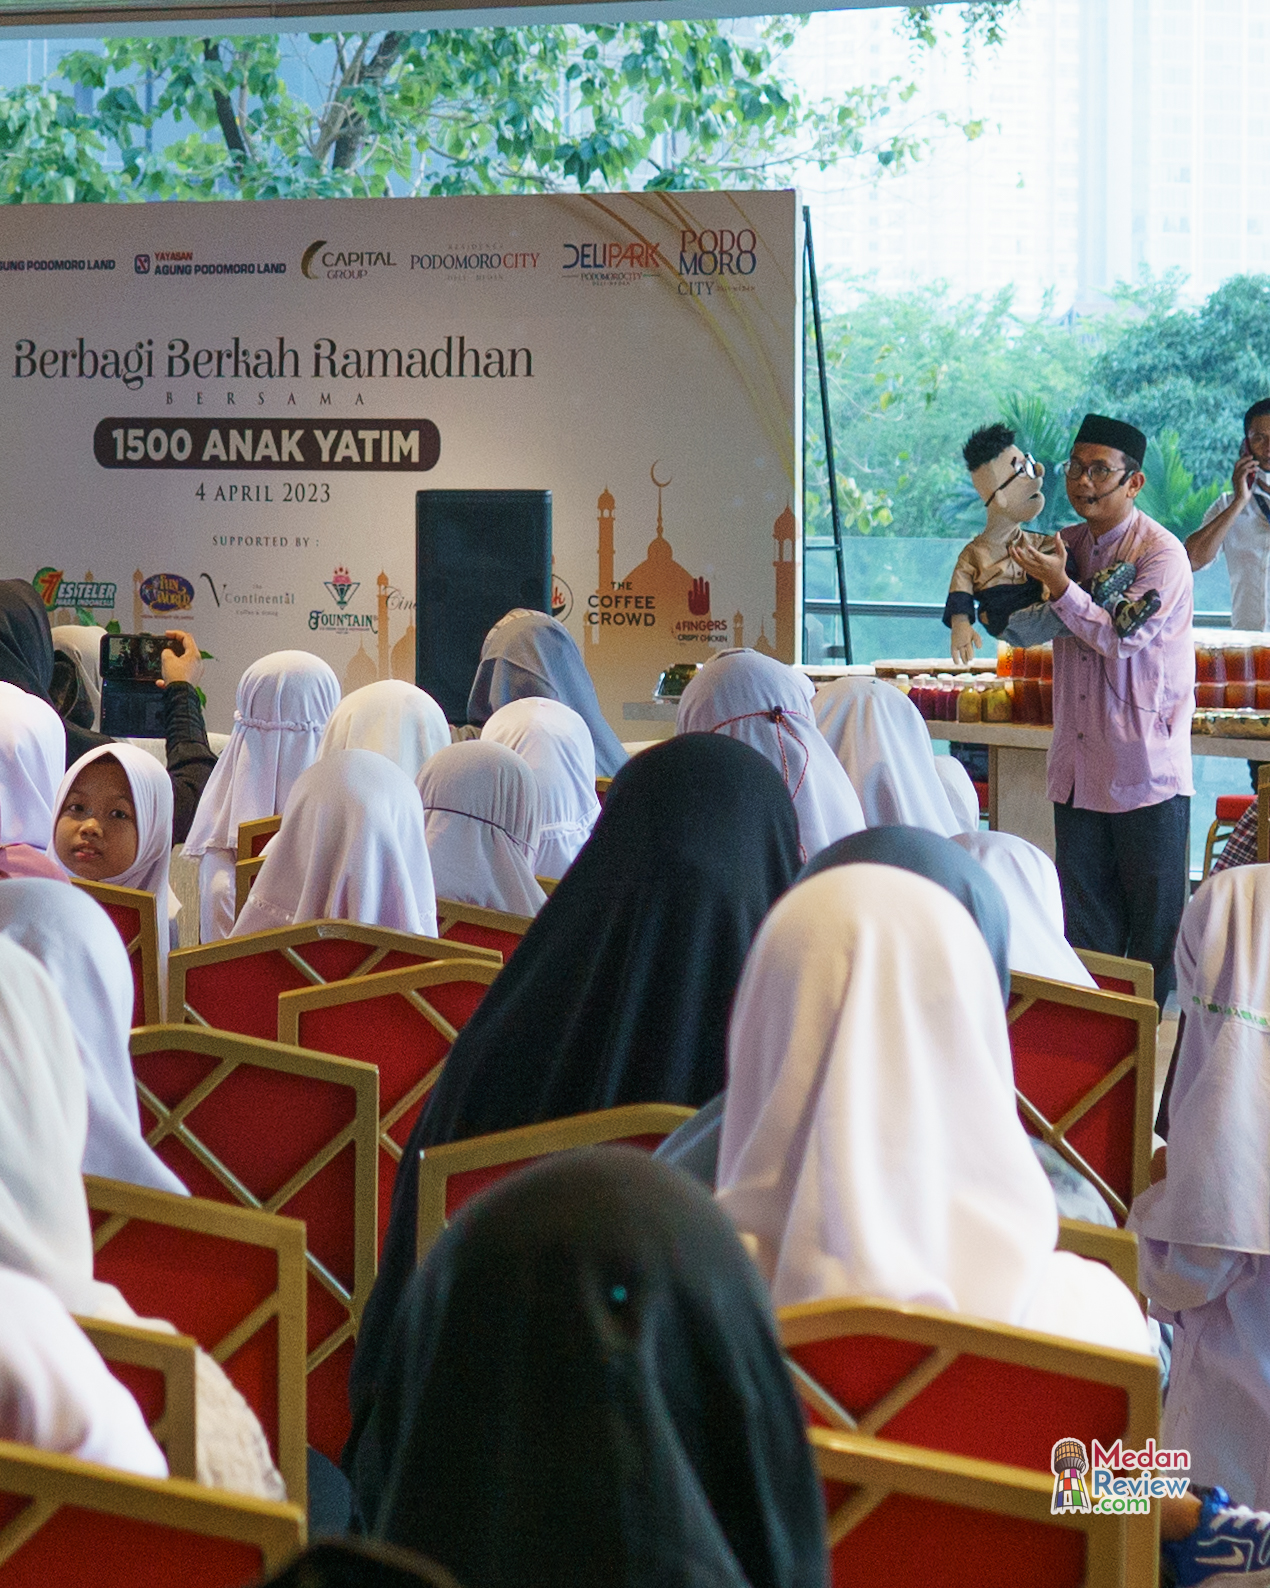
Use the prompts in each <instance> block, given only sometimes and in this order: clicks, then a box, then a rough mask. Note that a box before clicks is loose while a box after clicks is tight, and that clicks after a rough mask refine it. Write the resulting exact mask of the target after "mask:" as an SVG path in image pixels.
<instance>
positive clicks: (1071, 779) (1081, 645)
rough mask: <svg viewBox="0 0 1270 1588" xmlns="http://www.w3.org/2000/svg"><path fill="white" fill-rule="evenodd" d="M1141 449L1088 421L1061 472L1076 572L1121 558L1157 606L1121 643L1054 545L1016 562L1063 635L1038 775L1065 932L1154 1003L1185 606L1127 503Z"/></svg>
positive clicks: (1137, 477)
mask: <svg viewBox="0 0 1270 1588" xmlns="http://www.w3.org/2000/svg"><path fill="white" fill-rule="evenodd" d="M1145 452H1146V437H1145V436H1144V435H1143V434H1142V432H1141V431H1140V430H1138V429H1136V428H1135V427H1134V426H1133V425H1129V424H1125V423H1124V422H1123V421H1121V420H1119V419H1108V418H1105V417H1104V416H1103V415H1101V414H1086V415H1085V419H1084V422H1083V423H1082V425H1081V427H1080V430H1079V432H1078V434H1077V436H1076V440H1075V442H1074V444H1073V446H1072V455H1071V458H1070V459H1069V460H1068V462H1067V463H1066V464H1064V465H1061V467H1062V468H1063V471H1064V473H1065V474H1066V477H1067V498H1068V500H1069V501H1070V502H1071V504H1072V506H1073V507H1074V508H1075V510H1076V512H1077V513H1079V514H1080V516H1081V518H1082V519H1083V520H1084V523H1083V524H1072V525H1069V526H1068V527H1067V528H1066V529H1064V530H1063V531H1062V540H1063V542H1064V544H1065V547H1066V550H1067V551H1070V553H1071V554H1072V556H1073V558H1074V559H1075V563H1076V567H1077V569H1078V571H1079V577H1080V578H1081V579H1085V580H1087V579H1088V578H1089V576H1090V575H1091V574H1094V573H1097V572H1098V571H1099V570H1100V569H1102V568H1107V567H1110V566H1111V564H1113V563H1118V562H1131V563H1133V564H1134V566H1135V568H1136V569H1137V577H1136V579H1135V580H1134V583H1133V585H1132V587H1131V588H1130V590H1129V597H1130V599H1133V598H1135V597H1137V596H1141V595H1142V594H1143V593H1144V592H1145V591H1146V590H1148V589H1150V588H1152V587H1154V588H1155V589H1156V590H1158V591H1159V595H1160V605H1159V609H1158V611H1156V612H1155V613H1153V614H1152V616H1151V617H1150V618H1148V619H1147V621H1146V622H1145V623H1144V624H1143V625H1142V627H1141V628H1139V629H1138V630H1137V631H1136V632H1135V633H1134V634H1132V635H1131V636H1130V637H1129V638H1128V639H1122V638H1121V637H1120V635H1119V634H1118V633H1117V631H1116V628H1115V625H1114V624H1113V622H1112V620H1111V617H1110V616H1109V614H1108V613H1106V612H1104V611H1103V609H1102V608H1101V607H1099V606H1098V605H1096V603H1095V602H1094V601H1093V600H1092V599H1091V598H1090V597H1089V596H1088V595H1087V594H1086V593H1085V591H1084V590H1082V589H1081V587H1080V585H1079V584H1077V583H1076V582H1075V581H1074V580H1072V579H1071V578H1069V577H1068V573H1067V565H1066V554H1065V552H1064V551H1061V550H1055V551H1054V552H1050V553H1047V552H1044V551H1041V550H1038V549H1036V548H1033V547H1027V546H1020V547H1019V548H1018V549H1017V550H1016V552H1015V553H1014V555H1015V558H1016V560H1017V562H1018V564H1019V566H1020V567H1021V568H1022V569H1023V570H1024V571H1025V572H1026V573H1028V574H1030V575H1031V576H1032V577H1033V578H1035V579H1039V580H1040V582H1041V584H1042V585H1043V586H1044V587H1045V593H1046V595H1047V597H1048V598H1049V600H1050V602H1051V603H1052V604H1053V608H1054V614H1055V616H1057V617H1060V618H1062V620H1063V622H1064V623H1065V624H1066V626H1067V629H1068V630H1069V633H1068V635H1067V636H1065V637H1061V638H1059V639H1056V640H1055V641H1054V740H1053V744H1052V745H1051V747H1050V753H1049V767H1048V779H1049V797H1050V798H1051V799H1052V800H1053V801H1054V836H1055V846H1056V847H1055V860H1056V863H1057V865H1058V875H1059V879H1060V881H1061V882H1062V885H1063V911H1064V914H1065V916H1066V920H1067V936H1068V938H1069V939H1070V941H1071V942H1072V943H1073V944H1075V946H1076V947H1077V948H1090V949H1097V950H1100V951H1101V952H1103V953H1105V954H1126V955H1128V956H1129V957H1130V958H1132V959H1143V960H1146V961H1148V963H1149V964H1151V965H1152V966H1154V968H1155V996H1156V1002H1157V1003H1158V1004H1159V1005H1160V1007H1161V1008H1163V1006H1164V1000H1165V998H1166V997H1167V995H1168V993H1169V991H1170V989H1171V988H1172V986H1173V942H1174V939H1175V938H1176V936H1177V927H1178V922H1179V921H1180V920H1181V917H1182V910H1183V909H1184V907H1185V905H1186V900H1187V896H1188V891H1189V888H1188V882H1189V870H1190V868H1189V838H1190V796H1191V794H1192V793H1193V792H1194V787H1193V784H1192V782H1191V713H1192V711H1193V710H1194V702H1195V646H1194V641H1193V639H1192V636H1191V618H1192V614H1193V610H1194V602H1193V599H1192V581H1191V569H1190V564H1189V562H1188V561H1187V557H1186V551H1185V549H1184V547H1183V545H1182V542H1181V541H1180V540H1178V539H1177V538H1176V536H1174V535H1172V534H1170V533H1169V531H1168V530H1167V529H1165V528H1164V527H1163V526H1162V525H1160V524H1157V523H1156V522H1155V521H1154V519H1150V518H1148V517H1147V516H1146V514H1145V513H1143V512H1140V511H1139V510H1138V508H1136V507H1135V506H1134V498H1135V497H1136V496H1137V494H1138V492H1139V491H1140V490H1141V489H1142V487H1143V486H1144V485H1145V484H1146V479H1145V477H1144V476H1143V473H1142V458H1143V455H1144V454H1145Z"/></svg>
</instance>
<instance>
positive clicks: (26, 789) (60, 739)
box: [0, 683, 66, 850]
mask: <svg viewBox="0 0 1270 1588" xmlns="http://www.w3.org/2000/svg"><path fill="white" fill-rule="evenodd" d="M65 766H66V729H65V728H64V727H63V726H62V719H61V718H60V717H59V716H58V714H57V713H56V712H55V711H54V710H53V708H52V706H50V705H47V704H46V703H45V702H44V701H42V700H38V699H37V698H36V697H35V696H34V695H28V694H27V692H26V690H25V689H19V688H18V687H17V685H16V684H5V683H0V844H29V845H30V846H31V847H32V848H33V849H42V850H46V849H47V848H48V847H49V845H50V843H51V842H52V841H53V815H54V812H55V810H56V809H57V805H56V803H55V796H56V793H57V784H58V780H59V778H60V777H61V775H62V772H63V769H64V768H65Z"/></svg>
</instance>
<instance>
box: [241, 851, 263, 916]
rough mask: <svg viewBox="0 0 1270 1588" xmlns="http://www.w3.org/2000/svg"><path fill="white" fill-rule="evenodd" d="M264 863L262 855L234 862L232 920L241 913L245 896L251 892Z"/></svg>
mask: <svg viewBox="0 0 1270 1588" xmlns="http://www.w3.org/2000/svg"><path fill="white" fill-rule="evenodd" d="M264 863H265V857H264V856H263V855H254V856H252V857H251V858H250V859H248V860H238V861H235V862H234V920H235V921H236V920H237V919H238V917H239V916H240V915H241V914H242V913H243V905H244V904H246V902H247V895H248V894H249V893H250V892H251V886H252V883H254V882H255V880H256V878H257V877H258V876H259V875H260V868H261V866H263V865H264Z"/></svg>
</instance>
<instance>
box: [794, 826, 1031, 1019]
mask: <svg viewBox="0 0 1270 1588" xmlns="http://www.w3.org/2000/svg"><path fill="white" fill-rule="evenodd" d="M850 865H871V866H898V867H899V869H900V870H901V871H912V872H915V873H916V874H917V875H918V876H919V877H926V878H927V879H928V880H929V881H931V882H937V883H938V884H939V886H940V887H941V888H945V889H946V890H947V891H948V892H949V893H951V894H952V896H953V898H954V899H956V900H957V902H958V903H959V904H963V905H965V907H966V909H967V910H968V911H969V912H970V914H971V916H972V918H973V919H974V922H975V925H976V926H977V927H978V928H979V930H980V932H982V933H983V940H984V942H985V943H986V944H987V945H988V952H989V953H990V954H991V955H992V963H993V964H994V965H995V966H996V970H997V980H998V981H999V982H1000V983H1001V996H1002V998H1003V999H1005V1000H1006V1001H1007V1002H1008V1001H1009V997H1010V964H1009V957H1008V956H1009V949H1010V908H1009V906H1008V905H1007V904H1006V902H1005V895H1004V894H1003V893H1002V892H1001V889H1000V888H999V887H998V886H997V885H996V883H995V882H994V881H993V880H992V878H991V877H990V876H989V875H988V873H987V872H986V871H985V870H984V868H983V867H982V866H981V865H980V864H979V862H978V861H977V860H976V859H975V858H974V857H973V856H972V855H968V854H967V853H966V851H965V850H964V849H963V848H962V847H961V845H960V844H955V843H954V842H953V841H952V839H951V838H943V837H941V836H940V834H939V833H932V832H929V831H928V830H927V829H926V828H925V827H870V828H868V829H866V831H864V832H862V833H854V834H853V835H852V836H851V837H850V838H841V839H839V840H838V842H837V843H836V844H830V845H829V847H828V848H827V849H822V850H821V851H820V853H819V854H818V855H815V856H813V857H812V859H810V860H809V861H808V862H807V864H806V865H805V866H804V867H803V869H802V871H800V872H799V874H798V880H799V882H803V881H805V880H806V878H808V877H814V876H816V875H817V873H818V872H821V871H828V870H829V868H830V866H850Z"/></svg>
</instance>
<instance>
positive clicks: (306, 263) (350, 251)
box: [300, 237, 397, 281]
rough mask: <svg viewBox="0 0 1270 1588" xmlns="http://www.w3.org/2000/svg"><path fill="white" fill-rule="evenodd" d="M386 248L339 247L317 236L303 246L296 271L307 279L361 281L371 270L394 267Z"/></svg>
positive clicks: (389, 252)
mask: <svg viewBox="0 0 1270 1588" xmlns="http://www.w3.org/2000/svg"><path fill="white" fill-rule="evenodd" d="M396 268H397V261H396V260H395V259H394V258H393V256H392V250H391V249H389V248H341V247H331V246H329V245H328V243H327V240H326V238H325V237H319V238H318V239H317V241H316V242H312V243H310V244H309V246H308V247H307V248H306V249H305V250H304V254H303V256H302V257H301V259H300V274H301V275H303V276H307V277H308V278H309V280H310V281H361V280H363V279H364V278H365V277H366V276H368V275H370V273H371V271H372V270H396Z"/></svg>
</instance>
